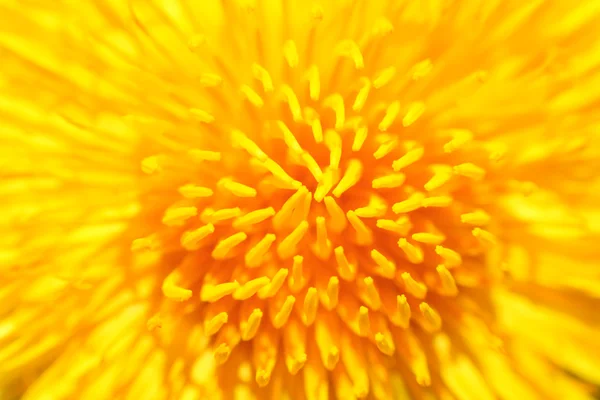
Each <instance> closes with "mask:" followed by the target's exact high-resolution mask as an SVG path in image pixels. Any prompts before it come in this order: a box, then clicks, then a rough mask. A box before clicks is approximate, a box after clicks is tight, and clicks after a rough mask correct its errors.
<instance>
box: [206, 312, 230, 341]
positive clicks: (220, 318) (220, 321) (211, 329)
mask: <svg viewBox="0 0 600 400" xmlns="http://www.w3.org/2000/svg"><path fill="white" fill-rule="evenodd" d="M228 319H229V316H228V315H227V313H226V312H222V313H219V314H217V315H215V316H214V317H212V318H211V319H210V320H208V321H205V322H204V334H205V335H206V336H212V335H214V334H216V333H217V332H219V330H220V329H221V327H222V326H223V325H225V323H226V322H227V320H228Z"/></svg>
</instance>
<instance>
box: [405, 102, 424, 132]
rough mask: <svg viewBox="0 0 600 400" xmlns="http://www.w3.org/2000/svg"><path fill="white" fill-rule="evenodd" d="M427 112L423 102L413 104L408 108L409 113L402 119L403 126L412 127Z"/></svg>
mask: <svg viewBox="0 0 600 400" xmlns="http://www.w3.org/2000/svg"><path fill="white" fill-rule="evenodd" d="M424 112H425V104H424V103H422V102H416V103H412V104H411V105H409V106H408V111H407V112H406V115H405V116H404V118H403V119H402V126H404V127H407V126H411V125H412V124H414V123H415V121H416V120H418V119H419V118H420V117H421V115H423V113H424Z"/></svg>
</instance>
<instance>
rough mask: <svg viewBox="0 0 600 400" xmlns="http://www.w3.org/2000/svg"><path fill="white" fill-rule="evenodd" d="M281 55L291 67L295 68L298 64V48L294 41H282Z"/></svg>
mask: <svg viewBox="0 0 600 400" xmlns="http://www.w3.org/2000/svg"><path fill="white" fill-rule="evenodd" d="M283 56H284V57H285V60H286V61H287V63H288V65H289V66H290V67H291V68H295V67H296V66H297V65H298V49H297V48H296V42H294V41H293V40H287V41H286V42H285V43H284V45H283Z"/></svg>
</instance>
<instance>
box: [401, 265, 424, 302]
mask: <svg viewBox="0 0 600 400" xmlns="http://www.w3.org/2000/svg"><path fill="white" fill-rule="evenodd" d="M402 280H403V281H404V287H405V288H406V291H407V292H408V293H410V294H411V295H413V296H415V297H416V298H418V299H424V298H425V296H426V295H427V286H425V284H423V283H421V282H417V281H415V280H414V279H413V277H412V276H411V275H410V274H409V273H408V272H403V273H402Z"/></svg>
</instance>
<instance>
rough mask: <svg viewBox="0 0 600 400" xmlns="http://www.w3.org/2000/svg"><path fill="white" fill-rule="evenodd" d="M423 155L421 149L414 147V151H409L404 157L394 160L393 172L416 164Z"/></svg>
mask: <svg viewBox="0 0 600 400" xmlns="http://www.w3.org/2000/svg"><path fill="white" fill-rule="evenodd" d="M424 154H425V150H424V149H423V148H422V147H416V148H414V149H411V150H409V151H408V152H407V153H406V154H405V155H403V156H402V157H400V158H399V159H397V160H395V161H394V162H393V163H392V168H393V169H394V171H396V172H398V171H400V170H401V169H403V168H406V167H408V166H409V165H411V164H414V163H416V162H417V161H419V160H420V159H421V158H423V155H424Z"/></svg>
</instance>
